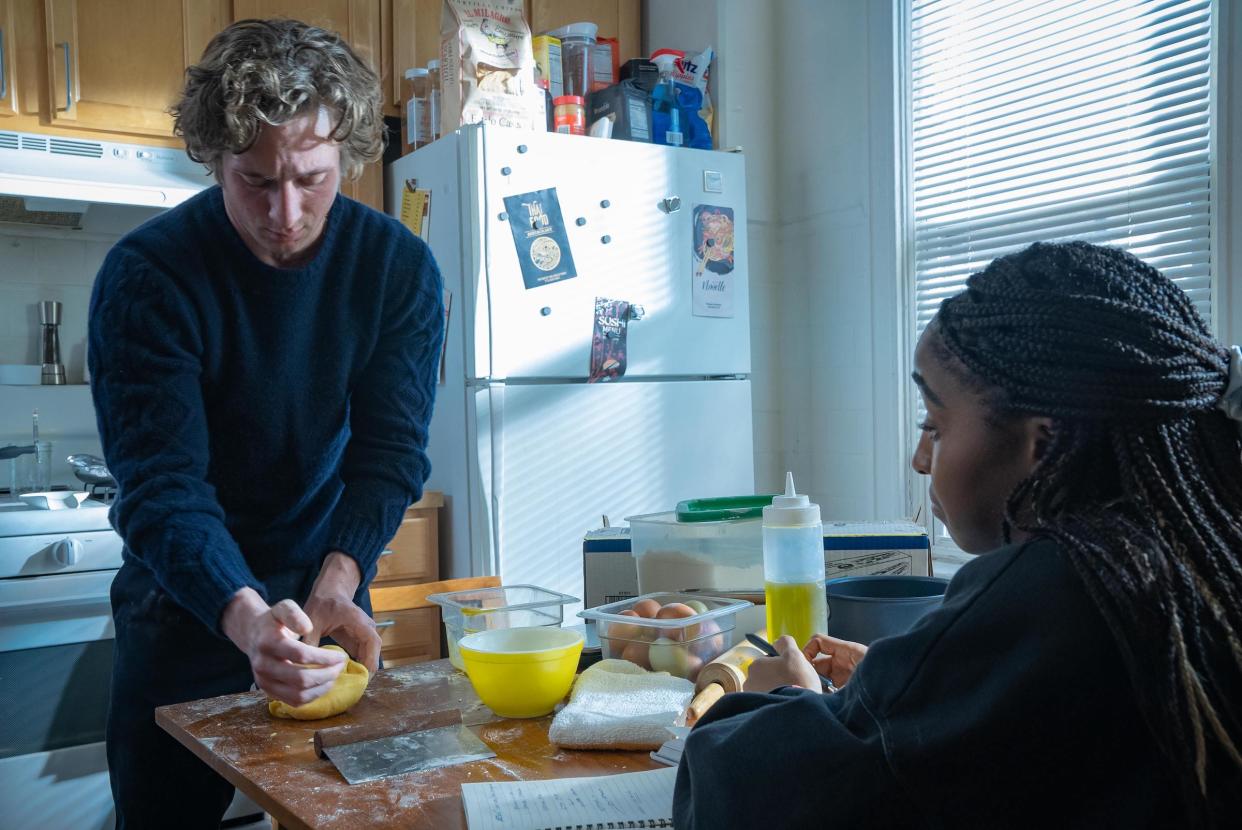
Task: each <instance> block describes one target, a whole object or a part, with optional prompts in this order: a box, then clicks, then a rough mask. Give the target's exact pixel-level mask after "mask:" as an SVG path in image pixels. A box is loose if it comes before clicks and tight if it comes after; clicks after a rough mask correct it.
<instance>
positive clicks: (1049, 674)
mask: <svg viewBox="0 0 1242 830" xmlns="http://www.w3.org/2000/svg"><path fill="white" fill-rule="evenodd" d="M914 362H915V372H914V381H915V383H916V384H917V386H918V388H919V390H920V392H921V394H922V396H923V400H924V402H925V404H926V408H927V420H926V422H925V423H924V424H923V425H922V429H923V432H922V436H921V438H920V440H919V444H918V448H917V450H916V451H915V454H914V457H913V460H912V464H913V466H914V468H915V470H917V471H918V472H920V473H922V474H924V475H928V476H930V477H931V486H930V493H931V502H932V505H933V512H934V513H935V514H936V515H937V516H938V517H939V518H940V519H941V521H943V522H944V523H945V525H946V527H947V528H948V529H949V532H950V533H951V534H952V536H953V538H954V540H955V541H956V542H957V544H958V545H959V546H960V547H961V548H962V549H963V550H966V551H968V552H970V553H981V554H985V555H983V556H979V557H978V558H977V559H975V560H974V561H972V562H971V563H969V564H968V565H966V566H964V567H963V568H962V569H961V571H960V572H959V573H958V574H957V576H956V577H955V578H954V579H953V582H952V583H951V585H950V586H949V591H948V593H947V594H946V596H945V601H944V604H943V606H942V607H941V608H940V609H938V610H937V611H935V612H933V613H932V614H929V615H928V616H926V617H924V618H923V620H921V621H920V622H919V623H918V624H917V625H916V626H915V627H914V628H912V629H911V630H910V631H909V632H907V633H906V634H904V635H901V636H898V637H889V638H885V639H882V640H878V641H876V642H875V643H874V644H873V645H872V647H871V648H870V649H869V650H868V649H866V648H865V647H863V646H861V645H858V644H851V643H843V642H841V641H837V640H832V639H831V638H828V637H825V636H822V635H817V636H816V637H815V638H814V639H813V640H812V641H811V643H809V644H808V645H807V646H806V647H805V649H804V650H803V651H799V650H798V648H797V644H795V643H793V641H792V640H790V639H788V638H782V641H781V642H779V643H778V644H777V648H778V649H779V650H780V651H781V652H782V654H781V656H780V657H773V658H767V659H763V660H759V661H756V663H755V664H753V665H752V667H751V670H750V677H749V679H748V682H747V692H744V693H741V694H736V695H728V696H726V697H725V698H724V699H723V700H721V701H720V702H719V703H717V704H716V706H715V707H713V709H712V710H711V711H710V712H709V713H708V715H707V716H706V717H704V718H703V719H702V720H701V721H700V723H699V725H698V726H696V727H695V729H694V731H693V732H691V734H690V736H689V738H688V739H687V743H686V748H685V753H684V755H683V761H682V765H681V768H680V770H679V772H678V780H677V790H676V801H675V813H676V819H677V826H678V827H686V828H696V827H703V828H706V827H719V826H736V827H741V826H760V825H761V823H766V824H768V825H769V826H773V827H782V828H786V827H788V828H793V827H812V826H814V827H822V826H824V824H826V823H827V822H828V821H829V820H831V821H832V822H834V823H841V824H842V825H845V824H846V823H848V822H851V821H853V822H855V823H856V826H863V827H905V826H935V827H953V828H958V827H1015V826H1028V825H1036V824H1039V825H1055V826H1058V827H1067V826H1068V827H1091V828H1095V827H1159V828H1164V827H1170V828H1174V827H1176V828H1180V827H1239V826H1242V559H1240V554H1242V438H1240V432H1239V430H1240V429H1242V351H1239V350H1238V349H1237V347H1234V349H1233V350H1232V351H1230V350H1227V349H1225V348H1224V347H1222V346H1220V345H1219V344H1217V343H1216V342H1214V341H1213V340H1212V338H1211V335H1210V334H1209V332H1208V329H1207V327H1206V326H1205V325H1204V323H1203V320H1202V319H1201V318H1200V317H1199V315H1198V314H1197V313H1196V312H1195V310H1194V307H1193V306H1192V305H1191V303H1190V301H1189V300H1188V299H1187V297H1186V296H1185V294H1183V293H1182V291H1181V290H1180V289H1178V288H1177V287H1176V286H1175V285H1174V284H1173V283H1172V282H1171V281H1170V280H1169V279H1168V278H1166V277H1165V276H1163V275H1162V274H1161V273H1160V272H1159V271H1157V270H1156V269H1155V268H1152V267H1151V266H1149V265H1146V264H1144V263H1143V262H1142V261H1140V260H1138V259H1136V258H1135V257H1133V256H1131V255H1129V254H1126V253H1123V252H1121V251H1119V250H1116V249H1112V248H1104V247H1100V246H1096V245H1090V244H1087V243H1084V242H1070V243H1063V244H1048V243H1038V244H1035V245H1032V246H1031V247H1029V248H1027V249H1026V250H1023V251H1021V252H1019V253H1016V254H1012V255H1009V256H1005V257H1001V258H999V259H997V260H995V261H994V262H993V263H992V264H991V265H989V266H988V267H987V268H986V269H984V270H983V271H982V272H980V273H977V274H975V275H974V276H972V277H971V278H970V280H969V281H968V282H967V286H966V290H965V291H964V292H962V293H961V294H959V295H957V296H955V297H953V298H951V299H949V300H947V301H945V302H944V304H943V305H942V306H941V308H940V311H939V313H938V314H937V315H936V317H935V319H933V321H932V323H931V324H930V325H929V326H928V328H927V330H926V331H925V332H924V333H923V336H922V337H921V338H920V340H919V343H918V347H917V350H916V352H915V360H914ZM855 666H856V670H855ZM816 672H818V673H820V674H826V675H830V676H831V677H832V678H833V679H834V680H835V681H836V682H837V684H838V685H839V686H842V684H844V685H843V686H842V689H841V691H840V692H838V693H837V694H834V695H822V694H819V693H818V692H816V691H809V690H812V689H818V685H819V684H818V682H817V681H818V678H817V677H816V676H815V675H816ZM846 681H848V682H846ZM752 692H753V693H752ZM774 794H776V795H774Z"/></svg>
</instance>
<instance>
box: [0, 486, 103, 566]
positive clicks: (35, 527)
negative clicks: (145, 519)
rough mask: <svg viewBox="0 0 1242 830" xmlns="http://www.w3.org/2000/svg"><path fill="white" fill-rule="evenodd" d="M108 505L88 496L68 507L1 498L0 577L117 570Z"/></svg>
mask: <svg viewBox="0 0 1242 830" xmlns="http://www.w3.org/2000/svg"><path fill="white" fill-rule="evenodd" d="M108 508H109V505H107V504H104V503H103V502H102V501H99V500H97V499H93V498H92V499H87V500H86V501H85V502H83V503H82V505H81V506H80V507H77V508H75V509H67V510H39V509H35V508H33V507H30V506H29V505H27V504H26V503H25V502H23V501H19V500H16V499H0V580H4V579H9V578H11V577H22V576H45V575H50V574H69V573H82V572H87V571H115V570H116V569H118V568H120V567H121V548H122V543H121V537H120V536H118V535H117V534H116V531H114V530H113V529H112V526H111V525H110V524H109V523H108Z"/></svg>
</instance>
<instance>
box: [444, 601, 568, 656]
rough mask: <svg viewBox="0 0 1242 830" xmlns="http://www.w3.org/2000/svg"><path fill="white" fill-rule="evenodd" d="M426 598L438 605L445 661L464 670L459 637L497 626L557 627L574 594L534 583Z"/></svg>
mask: <svg viewBox="0 0 1242 830" xmlns="http://www.w3.org/2000/svg"><path fill="white" fill-rule="evenodd" d="M427 599H428V601H430V602H434V603H435V604H437V605H439V606H440V616H441V617H442V618H443V620H444V636H445V639H446V640H447V641H448V652H449V662H450V663H452V664H453V665H454V666H456V667H457V668H459V669H461V670H462V671H465V670H466V665H465V663H463V662H462V659H461V652H460V651H459V650H458V648H457V642H458V641H459V640H460V639H461V638H462V637H464V636H466V635H468V634H475V633H477V632H480V631H492V630H495V629H499V628H529V627H536V626H551V627H554V628H559V627H560V625H561V623H562V622H563V621H564V619H565V606H566V605H569V604H571V603H575V602H577V601H578V598H577V597H571V596H569V595H568V594H561V593H557V592H556V591H550V590H548V589H547V588H540V587H539V586H538V585H501V586H499V587H497V588H474V589H471V590H468V591H451V592H448V593H443V594H431V595H430V596H428V597H427Z"/></svg>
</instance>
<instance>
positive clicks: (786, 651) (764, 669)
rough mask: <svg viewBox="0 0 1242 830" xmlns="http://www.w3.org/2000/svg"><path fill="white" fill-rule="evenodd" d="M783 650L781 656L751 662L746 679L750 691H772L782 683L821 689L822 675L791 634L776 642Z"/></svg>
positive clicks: (780, 650)
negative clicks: (820, 677)
mask: <svg viewBox="0 0 1242 830" xmlns="http://www.w3.org/2000/svg"><path fill="white" fill-rule="evenodd" d="M772 645H773V646H775V647H776V650H777V651H778V652H780V656H779V657H758V658H756V659H755V661H754V662H753V663H751V664H750V669H749V670H748V671H747V673H746V683H745V685H743V686H742V689H743V690H745V691H747V692H770V691H772V690H773V689H775V688H778V687H780V686H801V687H802V688H804V689H814V690H815V691H819V689H820V683H819V675H817V674H816V673H815V669H814V668H812V667H811V662H810V661H809V660H807V659H806V656H805V655H803V653H802V652H801V651H799V650H798V643H797V642H796V641H795V640H794V638H793V637H790V636H789V635H788V634H786V635H784V636H782V637H781V638H780V639H779V640H777V641H776V642H775V643H773V644H772Z"/></svg>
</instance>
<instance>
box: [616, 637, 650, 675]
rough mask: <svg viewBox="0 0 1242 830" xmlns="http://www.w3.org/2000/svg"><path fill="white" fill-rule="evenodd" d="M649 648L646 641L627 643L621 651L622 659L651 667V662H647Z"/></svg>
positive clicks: (644, 666)
mask: <svg viewBox="0 0 1242 830" xmlns="http://www.w3.org/2000/svg"><path fill="white" fill-rule="evenodd" d="M647 648H648V646H647V644H646V643H626V644H625V648H624V649H623V650H622V651H621V659H622V660H629V661H630V662H631V663H634V664H636V665H639V666H642V667H643V668H644V669H649V668H651V664H650V663H648V662H647Z"/></svg>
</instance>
